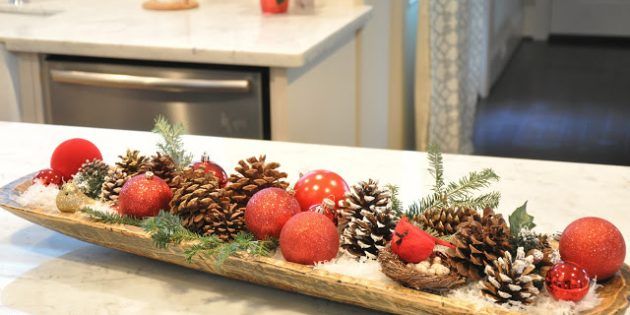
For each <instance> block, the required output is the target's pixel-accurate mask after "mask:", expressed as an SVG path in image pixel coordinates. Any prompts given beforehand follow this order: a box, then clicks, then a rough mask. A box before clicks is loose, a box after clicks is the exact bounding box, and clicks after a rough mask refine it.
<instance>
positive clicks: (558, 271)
mask: <svg viewBox="0 0 630 315" xmlns="http://www.w3.org/2000/svg"><path fill="white" fill-rule="evenodd" d="M589 283H590V279H589V278H588V274H587V273H586V270H584V268H582V267H580V266H578V265H576V264H573V263H570V262H559V263H557V264H555V265H554V266H553V267H552V268H551V269H550V270H549V271H548V272H547V276H546V277H545V285H546V286H547V291H549V293H550V294H551V296H553V297H554V299H556V300H563V301H573V302H577V301H580V300H581V299H583V298H584V297H585V296H586V294H587V293H588V288H589Z"/></svg>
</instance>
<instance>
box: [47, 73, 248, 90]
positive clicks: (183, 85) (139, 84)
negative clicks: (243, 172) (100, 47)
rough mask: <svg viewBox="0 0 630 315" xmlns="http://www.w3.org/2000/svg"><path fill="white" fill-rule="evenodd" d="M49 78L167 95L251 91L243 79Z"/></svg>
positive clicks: (86, 75) (93, 75)
mask: <svg viewBox="0 0 630 315" xmlns="http://www.w3.org/2000/svg"><path fill="white" fill-rule="evenodd" d="M50 75H51V77H52V80H53V81H54V82H60V83H69V84H78V85H87V86H97V87H112V88H122V89H139V90H158V91H168V92H180V91H188V92H190V91H192V92H230V93H235V92H236V93H245V92H249V91H250V89H251V82H250V81H249V80H247V79H242V80H202V79H171V78H160V77H147V76H136V75H126V74H115V73H100V72H85V71H70V70H51V71H50Z"/></svg>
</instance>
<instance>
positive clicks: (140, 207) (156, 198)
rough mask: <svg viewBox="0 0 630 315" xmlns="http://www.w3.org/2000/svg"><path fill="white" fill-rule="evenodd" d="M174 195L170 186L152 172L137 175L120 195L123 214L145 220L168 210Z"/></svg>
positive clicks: (120, 209)
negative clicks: (144, 218)
mask: <svg viewBox="0 0 630 315" xmlns="http://www.w3.org/2000/svg"><path fill="white" fill-rule="evenodd" d="M171 198H173V193H172V192H171V189H170V188H169V187H168V184H166V182H165V181H164V180H162V179H161V178H159V177H157V176H155V175H153V173H152V172H146V173H144V174H140V175H136V176H134V177H132V178H131V179H129V180H128V181H127V182H126V183H125V185H123V187H122V189H121V190H120V194H119V195H118V211H119V212H120V213H121V214H124V215H128V216H132V217H136V218H143V217H150V216H155V215H157V214H158V213H160V210H168V203H169V202H170V201H171Z"/></svg>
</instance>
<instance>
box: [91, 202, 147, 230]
mask: <svg viewBox="0 0 630 315" xmlns="http://www.w3.org/2000/svg"><path fill="white" fill-rule="evenodd" d="M80 211H81V212H83V213H85V214H86V215H87V216H88V217H90V219H92V220H94V221H96V222H101V223H107V224H126V225H135V226H140V224H141V223H142V220H140V219H136V218H133V217H130V216H123V215H120V214H118V213H108V212H103V211H98V210H94V209H92V208H90V207H85V208H82V209H81V210H80Z"/></svg>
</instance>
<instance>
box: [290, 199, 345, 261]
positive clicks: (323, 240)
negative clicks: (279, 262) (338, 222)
mask: <svg viewBox="0 0 630 315" xmlns="http://www.w3.org/2000/svg"><path fill="white" fill-rule="evenodd" d="M280 250H281V251H282V255H283V256H284V258H285V259H286V260H287V261H290V262H294V263H298V264H303V265H312V264H315V263H316V262H322V261H329V260H331V259H333V258H335V257H336V256H337V252H338V251H339V234H338V233H337V227H336V226H335V224H334V223H332V221H330V219H328V218H327V217H326V216H325V215H323V214H319V213H316V212H310V211H307V212H300V213H298V214H296V215H294V216H293V217H292V218H291V219H289V221H287V223H286V224H285V225H284V227H283V228H282V231H281V232H280Z"/></svg>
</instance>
